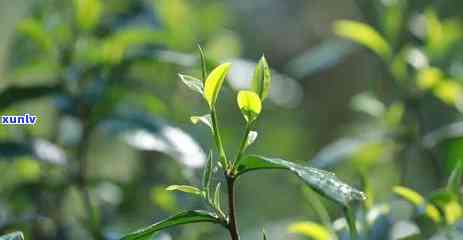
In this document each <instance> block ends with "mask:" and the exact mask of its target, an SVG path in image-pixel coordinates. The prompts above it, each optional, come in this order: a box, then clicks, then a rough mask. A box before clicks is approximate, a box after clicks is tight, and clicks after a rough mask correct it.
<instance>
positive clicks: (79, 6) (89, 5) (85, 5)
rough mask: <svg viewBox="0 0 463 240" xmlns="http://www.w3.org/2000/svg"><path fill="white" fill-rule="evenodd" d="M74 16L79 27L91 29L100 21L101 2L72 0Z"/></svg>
mask: <svg viewBox="0 0 463 240" xmlns="http://www.w3.org/2000/svg"><path fill="white" fill-rule="evenodd" d="M74 7H75V17H76V22H77V24H78V25H79V27H80V28H81V29H82V30H84V31H91V30H93V28H95V26H96V25H98V22H99V21H100V18H101V15H102V11H103V4H102V2H101V1H100V0H74Z"/></svg>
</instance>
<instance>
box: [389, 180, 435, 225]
mask: <svg viewBox="0 0 463 240" xmlns="http://www.w3.org/2000/svg"><path fill="white" fill-rule="evenodd" d="M393 192H394V193H395V194H397V195H398V196H399V197H401V198H403V199H404V200H406V201H407V202H409V203H411V204H412V205H414V206H415V207H416V208H417V209H420V208H424V213H425V214H426V216H428V217H429V218H430V219H432V220H433V221H434V222H440V221H441V216H440V213H439V210H438V209H437V208H436V207H435V206H434V205H432V204H429V203H427V202H426V201H425V199H424V198H423V197H422V196H421V195H420V194H419V193H417V192H415V191H413V190H411V189H409V188H406V187H402V186H395V187H394V189H393Z"/></svg>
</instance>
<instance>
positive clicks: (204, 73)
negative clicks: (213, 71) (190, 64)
mask: <svg viewBox="0 0 463 240" xmlns="http://www.w3.org/2000/svg"><path fill="white" fill-rule="evenodd" d="M198 49H199V55H200V56H201V74H202V80H203V82H204V81H206V78H207V62H206V53H205V52H204V50H203V48H202V47H201V45H199V44H198Z"/></svg>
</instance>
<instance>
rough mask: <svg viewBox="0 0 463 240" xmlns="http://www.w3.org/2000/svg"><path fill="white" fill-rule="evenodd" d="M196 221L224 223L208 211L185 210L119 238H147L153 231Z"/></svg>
mask: <svg viewBox="0 0 463 240" xmlns="http://www.w3.org/2000/svg"><path fill="white" fill-rule="evenodd" d="M198 222H210V223H216V224H222V225H223V226H225V223H224V222H222V221H220V219H219V218H217V217H216V216H215V215H213V214H212V213H209V212H204V211H198V210H195V211H186V212H183V213H180V214H177V215H175V216H173V217H170V218H168V219H166V220H163V221H160V222H157V223H155V224H153V225H150V226H148V227H146V228H143V229H140V230H137V231H135V232H132V233H129V234H127V235H125V236H124V237H123V238H121V240H149V239H151V237H152V236H153V234H154V233H156V232H158V231H160V230H163V229H166V228H171V227H175V226H179V225H184V224H190V223H198Z"/></svg>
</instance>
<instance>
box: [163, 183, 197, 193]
mask: <svg viewBox="0 0 463 240" xmlns="http://www.w3.org/2000/svg"><path fill="white" fill-rule="evenodd" d="M166 190H167V191H180V192H184V193H191V194H195V195H201V190H199V189H198V188H197V187H193V186H188V185H171V186H168V187H167V188H166Z"/></svg>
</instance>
